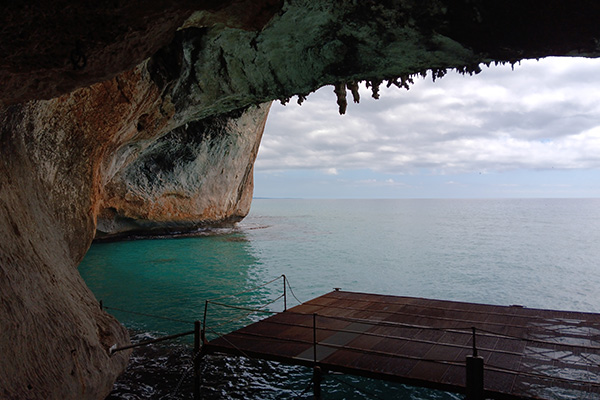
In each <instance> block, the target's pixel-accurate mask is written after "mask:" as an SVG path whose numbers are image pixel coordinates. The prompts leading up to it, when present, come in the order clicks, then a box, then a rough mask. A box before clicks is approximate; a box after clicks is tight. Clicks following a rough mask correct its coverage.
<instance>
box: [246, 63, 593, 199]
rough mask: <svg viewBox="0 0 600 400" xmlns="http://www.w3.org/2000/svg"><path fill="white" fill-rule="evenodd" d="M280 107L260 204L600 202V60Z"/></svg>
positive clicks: (270, 124) (268, 136)
mask: <svg viewBox="0 0 600 400" xmlns="http://www.w3.org/2000/svg"><path fill="white" fill-rule="evenodd" d="M482 68H483V71H482V72H481V73H480V74H478V75H474V76H468V75H466V76H463V75H460V74H458V73H455V72H449V73H448V74H447V75H446V76H445V77H443V78H442V79H437V80H436V81H435V82H433V81H432V79H431V74H428V76H427V77H426V78H415V83H414V84H413V85H411V87H410V90H408V91H407V90H405V89H398V88H396V87H395V86H392V87H391V88H389V89H386V87H385V84H383V85H382V86H381V89H380V99H379V100H375V99H373V98H372V97H371V91H370V89H367V88H366V87H364V86H361V88H360V94H361V101H360V103H359V104H354V103H352V96H351V94H350V93H348V103H349V104H348V109H347V111H346V114H345V115H339V113H338V106H337V104H336V96H335V94H334V93H333V86H326V87H323V88H321V89H319V90H318V91H317V92H315V93H312V94H311V95H309V96H308V98H307V100H306V101H304V102H303V103H302V105H301V106H300V105H298V104H297V102H296V100H297V99H296V98H292V99H291V101H290V102H289V103H288V104H287V105H285V106H283V105H281V104H280V103H278V102H274V103H273V105H272V107H271V111H270V114H269V118H268V121H267V125H266V128H265V132H264V136H263V139H262V143H261V146H260V150H259V153H258V157H257V160H256V163H255V189H254V196H255V197H270V198H271V197H272V198H581V197H596V198H598V197H600V59H598V60H595V59H584V58H545V59H542V60H539V61H536V60H526V61H522V62H521V63H520V64H515V65H514V69H513V68H512V67H511V66H510V65H504V66H491V67H489V68H488V67H485V66H483V67H482Z"/></svg>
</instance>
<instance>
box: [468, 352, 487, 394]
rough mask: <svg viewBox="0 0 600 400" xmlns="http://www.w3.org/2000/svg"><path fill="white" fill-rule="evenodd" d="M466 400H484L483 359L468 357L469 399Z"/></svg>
mask: <svg viewBox="0 0 600 400" xmlns="http://www.w3.org/2000/svg"><path fill="white" fill-rule="evenodd" d="M465 399H466V400H484V397H483V357H476V356H467V397H466V398H465Z"/></svg>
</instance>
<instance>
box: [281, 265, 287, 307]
mask: <svg viewBox="0 0 600 400" xmlns="http://www.w3.org/2000/svg"><path fill="white" fill-rule="evenodd" d="M282 276H283V311H287V290H286V287H285V286H286V283H287V282H286V279H287V278H286V277H285V274H283V275H282Z"/></svg>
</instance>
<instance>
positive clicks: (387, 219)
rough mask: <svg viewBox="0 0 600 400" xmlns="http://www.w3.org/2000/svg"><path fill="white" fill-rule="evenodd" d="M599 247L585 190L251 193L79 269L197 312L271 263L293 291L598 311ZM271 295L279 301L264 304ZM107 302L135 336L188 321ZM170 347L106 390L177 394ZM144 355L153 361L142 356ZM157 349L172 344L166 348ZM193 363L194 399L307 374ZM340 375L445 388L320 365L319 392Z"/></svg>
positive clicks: (142, 298) (274, 386)
mask: <svg viewBox="0 0 600 400" xmlns="http://www.w3.org/2000/svg"><path fill="white" fill-rule="evenodd" d="M598 260H600V200H595V199H581V200H575V199H570V200H561V199H548V200H544V199H527V200H267V199H259V200H255V201H254V203H253V206H252V211H251V213H250V215H249V216H248V217H247V218H246V219H245V220H244V221H243V222H242V223H240V224H239V226H238V227H237V228H236V229H234V230H232V231H223V232H218V233H217V234H215V235H213V236H202V237H194V238H184V239H166V240H140V241H132V242H118V243H105V244H96V245H94V246H92V248H91V249H90V251H89V253H88V254H87V256H86V258H85V260H84V261H83V263H82V265H81V266H80V271H81V274H82V276H83V277H84V279H85V280H86V282H87V283H88V285H89V286H90V288H91V289H92V291H93V292H94V293H95V295H96V297H97V298H98V299H102V300H103V302H104V304H106V305H107V306H109V307H111V306H112V307H116V308H122V309H126V310H132V311H137V312H142V313H146V314H154V315H160V316H164V317H168V318H171V319H176V320H185V321H188V320H189V321H193V320H195V319H201V317H202V313H203V311H204V301H205V300H206V299H209V298H214V297H219V296H221V295H224V294H231V293H237V292H240V291H245V290H246V289H248V288H251V287H254V286H256V285H260V284H262V283H264V282H267V281H270V280H271V279H273V278H275V277H277V276H279V275H281V274H286V275H287V277H288V279H289V281H290V283H291V285H292V287H293V289H294V293H295V294H296V296H297V297H298V298H299V299H300V300H302V301H305V300H309V299H311V298H313V297H316V296H319V295H321V294H324V293H326V292H329V291H331V290H332V288H334V287H341V288H343V289H344V290H351V291H366V292H374V293H383V294H393V295H407V296H418V297H429V298H438V299H448V300H461V301H469V302H483V303H490V304H502V305H510V304H521V305H524V306H527V307H532V308H551V309H564V310H581V311H591V312H600V294H599V293H598V291H597V290H596V288H597V287H599V285H600V273H599V267H598ZM281 292H282V287H281V285H280V281H279V282H276V283H274V284H272V285H268V286H266V287H264V288H261V289H260V290H257V291H254V292H251V293H248V294H246V295H244V296H242V297H241V298H240V299H237V300H235V301H237V302H238V303H239V302H242V303H243V304H244V305H246V306H252V307H256V306H258V305H260V304H264V303H267V302H269V301H271V300H273V299H276V298H277V297H278V296H279V295H280V294H281ZM223 301H225V302H227V301H232V300H230V299H224V300H223ZM289 302H290V303H291V304H290V305H293V304H294V303H293V301H292V300H291V299H290V300H289ZM282 306H283V305H282V303H281V300H280V301H277V302H275V303H274V304H272V305H271V306H270V308H271V309H273V310H279V309H281V307H282ZM110 311H111V312H112V313H113V314H114V315H115V316H116V317H117V318H119V320H120V321H122V322H123V323H124V324H125V325H126V326H128V327H129V328H131V329H132V330H133V331H134V332H136V333H139V335H141V336H144V335H145V336H158V335H161V334H167V333H177V332H181V331H185V330H188V329H189V328H190V325H189V323H185V322H176V321H172V320H158V319H154V318H151V317H147V316H142V315H133V314H128V313H123V312H119V311H115V310H110ZM244 314H245V312H242V311H232V310H227V309H224V308H222V307H217V306H211V308H210V309H209V323H211V324H212V326H218V325H219V324H221V323H223V322H226V321H227V320H229V319H232V318H238V317H241V318H242V319H241V320H240V321H237V322H234V323H233V324H229V325H225V326H222V327H219V328H215V329H217V330H219V331H223V330H229V329H233V328H234V327H236V326H240V325H242V324H245V323H248V322H250V321H252V320H253V319H255V318H257V317H256V316H254V315H251V316H247V317H244ZM142 332H147V333H144V334H142ZM169 346H172V347H168V346H167V347H158V348H154V349H152V350H144V351H142V352H140V353H136V356H135V357H134V363H133V364H136V363H138V364H137V365H138V366H140V365H142V364H143V363H153V364H152V366H153V368H152V369H151V368H141V367H140V368H139V369H135V368H134V372H133V373H132V375H131V376H129V377H126V379H125V380H124V381H123V382H121V383H120V384H119V385H117V390H116V391H115V393H114V394H113V397H112V398H127V399H135V398H164V397H165V396H166V395H168V394H172V393H173V392H174V391H176V396H175V397H174V398H186V397H189V393H188V392H186V390H187V389H186V386H185V383H186V382H188V379H187V378H184V379H183V380H182V382H184V384H183V385H181V386H180V387H178V386H177V385H178V384H179V381H180V380H181V379H180V377H181V376H184V373H185V372H186V371H187V368H188V364H189V363H186V362H185V358H186V355H185V354H187V353H189V351H188V350H189V341H185V340H183V341H180V342H178V343H176V344H173V345H169ZM152 351H154V352H157V353H156V354H154V353H153V354H150V353H152ZM157 354H159V355H160V356H159V357H158V358H159V359H161V360H162V361H159V362H155V361H150V359H151V358H153V359H156V357H157ZM169 354H171V355H172V354H180V355H181V356H180V357H171V358H172V359H170V358H169ZM161 357H162V358H161ZM159 376H160V377H161V378H160V379H157V377H159ZM205 376H206V380H205V387H204V390H205V394H206V397H207V398H257V399H258V398H261V399H262V398H273V399H278V398H296V397H298V395H299V393H300V392H302V391H303V390H304V388H305V387H306V383H307V379H309V374H308V371H306V370H305V369H303V368H300V367H287V366H280V365H278V364H274V363H266V362H256V361H251V360H245V359H237V358H231V357H220V358H219V357H217V358H215V359H213V360H212V362H211V363H208V364H207V365H206V366H205ZM344 380H345V381H344ZM351 385H352V386H354V387H360V388H363V390H366V391H367V392H368V393H371V394H372V395H373V396H377V397H373V398H399V399H456V398H458V397H457V396H456V395H453V394H448V393H442V392H434V391H429V390H424V389H411V388H405V387H403V386H400V385H391V384H387V383H380V382H377V381H371V380H365V379H359V378H353V377H333V378H331V379H329V381H328V382H326V384H325V387H324V390H325V392H326V393H327V394H328V397H327V398H339V399H342V398H357V399H358V398H365V392H361V391H359V390H357V389H355V388H352V386H351Z"/></svg>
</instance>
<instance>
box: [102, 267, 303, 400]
mask: <svg viewBox="0 0 600 400" xmlns="http://www.w3.org/2000/svg"><path fill="white" fill-rule="evenodd" d="M280 279H283V294H281V295H279V296H277V297H276V298H275V299H273V300H271V301H269V302H268V303H265V304H262V305H260V307H257V308H251V307H244V306H241V305H235V304H226V303H222V302H219V301H217V300H222V299H226V298H239V297H240V296H242V295H244V294H248V293H252V292H254V291H256V290H258V289H260V288H263V287H265V286H268V285H270V284H272V283H274V282H277V281H278V280H280ZM288 289H289V292H290V293H291V295H292V296H293V297H294V298H295V299H296V301H298V303H302V302H301V301H300V300H298V298H297V297H296V295H295V294H294V292H293V290H292V287H291V285H290V283H289V281H288V280H287V277H286V276H285V275H284V274H282V275H280V276H278V277H277V278H274V279H272V280H270V281H268V282H265V283H263V284H261V285H257V286H254V287H252V288H249V289H246V290H243V291H240V292H237V293H234V294H228V295H223V296H219V297H215V298H211V299H208V300H205V309H204V318H203V321H202V323H201V322H200V321H190V320H185V319H180V318H172V317H165V316H161V315H156V314H150V313H145V312H139V311H132V310H126V309H123V308H119V307H112V306H106V305H104V303H103V301H102V300H101V301H100V304H99V306H100V309H101V310H111V311H118V312H122V313H127V314H132V315H138V316H144V317H148V318H154V319H159V320H164V321H170V322H177V323H184V324H194V330H191V331H185V332H180V333H176V334H173V335H166V336H162V337H158V338H155V339H150V340H143V341H139V342H137V343H131V344H127V345H124V346H117V345H116V344H115V345H113V346H112V347H111V348H110V349H109V350H108V352H109V355H111V356H112V355H113V354H115V353H116V352H119V351H124V350H130V349H134V348H137V347H142V346H148V345H151V344H155V343H160V342H163V341H167V340H174V339H177V338H180V337H184V336H191V335H194V355H193V357H192V360H193V365H192V367H193V368H194V370H195V371H196V373H195V378H194V379H195V383H194V398H195V399H199V398H200V394H199V387H200V381H199V373H198V370H199V358H200V357H201V355H202V343H205V341H206V339H205V332H206V331H207V330H210V331H211V332H213V333H215V334H216V335H217V336H220V337H222V336H223V335H222V334H220V333H217V332H216V331H215V330H214V329H216V328H219V327H222V326H224V325H227V324H231V323H234V322H237V321H240V320H242V319H244V318H247V317H248V316H250V315H252V314H254V313H267V314H275V313H277V311H271V310H267V309H266V308H267V307H269V306H271V305H272V304H274V303H275V302H277V301H279V300H281V299H283V301H284V305H283V308H284V311H286V310H287V291H288ZM208 304H213V305H215V306H220V307H224V308H229V309H234V310H240V311H245V312H246V314H244V315H242V316H240V317H234V318H230V319H228V320H227V321H224V322H221V323H219V324H218V325H216V326H214V327H212V328H208V327H207V323H206V321H207V312H208ZM192 367H190V368H188V369H187V370H186V372H185V374H187V373H188V372H189V370H190V369H191V368H192ZM183 378H184V377H182V378H181V379H180V380H179V382H178V384H177V387H176V389H175V392H177V391H178V390H179V387H180V385H181V382H182V380H183Z"/></svg>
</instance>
